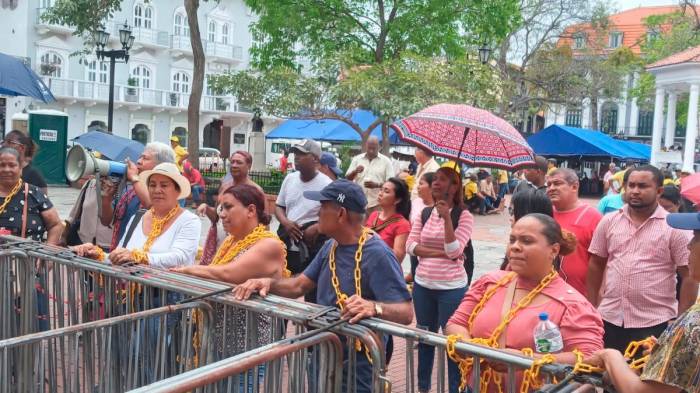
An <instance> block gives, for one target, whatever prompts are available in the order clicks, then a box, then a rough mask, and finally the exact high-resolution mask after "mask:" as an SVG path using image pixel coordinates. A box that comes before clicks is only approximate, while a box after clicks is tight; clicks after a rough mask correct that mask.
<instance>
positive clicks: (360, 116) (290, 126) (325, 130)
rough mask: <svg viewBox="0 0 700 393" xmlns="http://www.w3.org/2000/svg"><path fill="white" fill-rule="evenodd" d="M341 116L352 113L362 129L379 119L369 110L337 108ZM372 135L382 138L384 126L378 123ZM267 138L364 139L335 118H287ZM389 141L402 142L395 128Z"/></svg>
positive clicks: (348, 140) (333, 140)
mask: <svg viewBox="0 0 700 393" xmlns="http://www.w3.org/2000/svg"><path fill="white" fill-rule="evenodd" d="M336 113H338V114H339V115H341V116H348V115H351V116H350V118H351V119H352V120H353V121H354V122H355V123H357V124H358V125H359V126H360V127H361V128H362V129H366V128H367V127H369V126H370V125H372V123H373V122H374V121H375V120H376V119H377V117H376V116H375V115H374V114H373V113H372V112H370V111H367V110H352V111H349V110H337V111H336ZM372 135H374V136H376V137H378V138H379V139H381V138H382V127H381V125H377V126H376V127H374V129H373V130H372ZM265 138H267V139H282V138H283V139H305V138H309V139H313V140H316V141H327V142H359V141H361V140H362V138H361V137H360V134H358V133H357V131H355V130H354V129H353V128H352V127H350V125H348V124H347V123H345V122H343V121H341V120H335V119H322V120H302V119H291V120H287V121H285V122H284V123H282V124H281V125H279V126H278V127H276V128H275V129H273V130H272V131H270V132H269V133H268V134H267V135H265ZM389 142H390V143H391V144H392V145H395V144H402V143H401V142H400V141H399V138H398V136H397V135H396V133H395V132H394V130H392V129H389Z"/></svg>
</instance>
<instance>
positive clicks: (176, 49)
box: [170, 35, 192, 56]
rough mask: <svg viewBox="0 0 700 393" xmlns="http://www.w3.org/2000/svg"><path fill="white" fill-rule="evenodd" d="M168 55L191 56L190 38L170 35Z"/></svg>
mask: <svg viewBox="0 0 700 393" xmlns="http://www.w3.org/2000/svg"><path fill="white" fill-rule="evenodd" d="M170 53H171V54H172V55H174V56H183V55H189V56H192V44H191V43H190V37H189V36H185V35H171V36H170Z"/></svg>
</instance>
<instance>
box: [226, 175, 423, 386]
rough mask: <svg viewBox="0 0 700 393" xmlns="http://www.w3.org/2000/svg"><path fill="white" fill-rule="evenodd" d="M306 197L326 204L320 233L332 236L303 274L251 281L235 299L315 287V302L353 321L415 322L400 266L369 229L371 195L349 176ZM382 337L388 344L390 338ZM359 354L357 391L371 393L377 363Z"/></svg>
mask: <svg viewBox="0 0 700 393" xmlns="http://www.w3.org/2000/svg"><path fill="white" fill-rule="evenodd" d="M304 197H305V198H308V199H311V200H316V201H320V202H321V210H320V212H319V221H318V224H319V231H320V232H321V233H323V234H325V235H328V237H330V239H329V240H328V241H326V243H325V244H324V245H323V247H322V248H321V250H320V251H319V252H318V254H316V257H315V258H314V260H313V261H312V262H311V264H310V265H309V266H308V267H307V268H306V269H305V270H304V271H303V272H302V273H301V274H299V275H296V276H294V277H291V278H282V279H272V278H261V279H251V280H248V281H246V282H245V283H243V284H241V285H239V286H237V287H236V288H235V289H234V294H235V296H236V298H237V299H240V300H243V299H247V298H248V297H250V295H251V294H252V293H255V292H258V293H260V295H261V296H266V295H267V294H268V293H272V294H275V295H280V296H285V297H289V298H298V297H300V296H302V295H304V294H305V293H308V292H309V291H312V290H313V289H314V288H315V289H316V303H317V304H320V305H322V306H331V307H339V308H340V310H341V317H342V318H343V319H345V320H348V321H349V322H350V323H355V322H358V321H360V320H362V319H365V318H371V317H378V318H382V319H385V320H388V321H392V322H396V323H402V324H406V325H407V324H409V323H411V321H412V320H413V304H412V303H411V295H410V294H409V293H408V290H407V289H406V283H405V281H404V279H403V273H402V272H401V264H400V263H399V261H397V260H396V257H395V256H394V253H393V252H392V250H391V249H390V248H389V247H388V246H387V245H386V243H384V241H383V240H382V239H381V238H380V237H379V236H377V235H376V234H375V233H373V232H372V231H371V230H369V229H368V228H365V227H364V213H365V207H366V206H367V198H366V197H365V194H364V192H363V191H362V188H361V187H360V186H359V185H357V184H355V183H353V182H351V181H349V180H336V181H334V182H332V183H330V184H329V185H327V186H326V187H324V188H323V189H322V190H321V191H306V192H304ZM357 270H359V272H358V271H357ZM358 273H359V274H358ZM356 288H361V290H362V292H361V293H358V292H357V290H356ZM339 294H340V295H339ZM382 339H383V340H384V344H385V345H386V340H387V337H386V336H384V337H382ZM346 350H347V349H346ZM351 350H355V349H354V347H352V349H351ZM345 355H346V356H347V355H348V354H347V353H346V354H345ZM355 356H356V359H357V360H356V362H357V363H356V366H355V371H354V375H355V383H356V384H357V392H358V393H370V392H371V391H372V365H371V364H370V363H369V360H368V359H367V358H366V356H365V353H364V352H363V350H362V351H360V352H358V353H357V354H356V355H355ZM316 367H318V365H316ZM346 371H347V370H346V369H344V371H343V372H344V373H345V372H346ZM344 378H347V377H346V376H344Z"/></svg>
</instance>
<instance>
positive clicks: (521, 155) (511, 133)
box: [391, 104, 535, 169]
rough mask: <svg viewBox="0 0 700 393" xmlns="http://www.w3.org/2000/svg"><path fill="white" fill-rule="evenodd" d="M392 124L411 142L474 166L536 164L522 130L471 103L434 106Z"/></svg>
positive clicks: (507, 166)
mask: <svg viewBox="0 0 700 393" xmlns="http://www.w3.org/2000/svg"><path fill="white" fill-rule="evenodd" d="M391 127H392V128H393V129H395V130H396V131H397V132H398V134H399V137H400V138H401V139H403V140H405V141H407V142H410V143H413V144H415V145H417V146H420V147H421V148H423V149H426V150H428V151H431V152H433V154H436V155H438V156H441V157H446V158H451V159H453V160H458V161H461V162H463V163H465V164H467V165H470V166H484V167H496V168H503V169H519V168H523V167H527V166H533V165H534V164H535V154H534V153H533V151H532V148H531V147H530V146H529V145H528V144H527V142H526V141H525V138H523V137H522V135H520V133H519V132H518V130H516V129H515V128H513V126H511V125H510V124H509V123H508V122H507V121H505V120H503V119H501V118H500V117H498V116H496V115H494V114H492V113H491V112H489V111H486V110H483V109H479V108H474V107H472V106H469V105H455V104H438V105H433V106H430V107H427V108H425V109H423V110H421V111H420V112H418V113H415V114H413V115H410V116H408V117H406V118H404V119H402V120H399V121H397V122H395V123H394V124H392V125H391Z"/></svg>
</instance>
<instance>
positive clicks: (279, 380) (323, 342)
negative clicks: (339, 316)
mask: <svg viewBox="0 0 700 393" xmlns="http://www.w3.org/2000/svg"><path fill="white" fill-rule="evenodd" d="M342 352H343V351H342V345H341V343H340V339H339V338H338V336H336V335H335V334H332V333H328V332H317V331H314V330H312V331H308V332H306V333H304V334H301V335H298V336H294V337H291V338H287V339H284V340H281V341H277V342H274V343H272V344H268V345H265V346H263V347H260V348H257V349H254V350H251V351H248V352H245V353H243V354H240V355H236V356H234V357H231V358H228V359H224V360H221V361H219V362H216V363H213V364H210V365H207V366H204V367H200V368H198V369H195V370H191V371H188V372H186V373H183V374H180V375H178V376H175V377H172V378H168V379H165V380H162V381H159V382H156V383H154V384H151V385H148V386H144V387H142V388H140V389H136V390H133V391H132V393H146V392H152V393H184V392H188V391H192V390H193V389H197V390H196V391H197V392H201V393H215V392H239V391H250V392H256V393H257V392H265V393H272V392H279V391H284V392H288V393H294V392H328V393H337V392H340V388H341V375H342V361H343V353H342ZM285 359H286V363H287V365H288V366H289V367H288V368H285V367H284V360H285ZM321 359H322V360H323V361H321ZM261 365H264V368H261V367H260V366H261ZM261 369H262V370H266V371H267V372H266V373H264V377H262V378H256V377H255V376H259V375H260V373H259V371H260V370H261ZM307 369H308V370H307ZM311 370H313V371H311ZM307 371H308V372H307Z"/></svg>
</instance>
